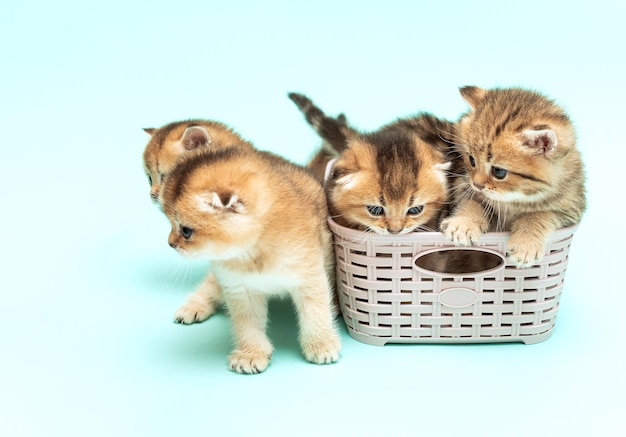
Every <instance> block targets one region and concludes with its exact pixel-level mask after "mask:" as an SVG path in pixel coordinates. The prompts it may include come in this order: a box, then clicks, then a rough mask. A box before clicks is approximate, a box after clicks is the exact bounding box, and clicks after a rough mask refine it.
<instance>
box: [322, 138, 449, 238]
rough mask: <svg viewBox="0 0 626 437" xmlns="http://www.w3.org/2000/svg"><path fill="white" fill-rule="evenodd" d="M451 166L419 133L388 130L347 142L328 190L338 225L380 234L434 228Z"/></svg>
mask: <svg viewBox="0 0 626 437" xmlns="http://www.w3.org/2000/svg"><path fill="white" fill-rule="evenodd" d="M449 167H450V162H449V161H446V159H445V156H444V155H443V154H442V153H440V152H439V151H437V150H435V149H434V148H432V147H431V146H430V145H429V144H427V143H425V142H424V141H422V140H421V139H420V138H419V137H418V136H417V135H414V134H411V133H408V132H404V131H402V130H389V131H385V132H376V133H373V134H369V135H361V136H357V137H355V138H351V139H350V140H349V141H348V147H347V148H346V150H345V151H344V152H343V153H342V154H341V156H340V157H339V158H338V159H337V161H336V162H335V164H334V166H333V168H332V171H331V173H330V177H329V180H328V182H327V186H326V194H327V197H328V207H329V211H330V214H331V216H332V217H333V218H334V219H335V221H336V222H337V223H339V224H340V225H343V226H347V227H350V228H354V229H362V230H371V231H374V232H376V233H378V234H406V233H409V232H413V231H416V230H427V231H432V230H434V229H436V227H437V225H438V221H439V218H440V214H441V211H442V210H443V208H444V207H445V206H446V203H447V201H448V180H447V173H446V171H447V170H448V168H449Z"/></svg>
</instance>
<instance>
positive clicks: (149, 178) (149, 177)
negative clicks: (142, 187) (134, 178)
mask: <svg viewBox="0 0 626 437" xmlns="http://www.w3.org/2000/svg"><path fill="white" fill-rule="evenodd" d="M146 176H148V183H149V184H150V186H152V176H150V175H149V174H147V175H146Z"/></svg>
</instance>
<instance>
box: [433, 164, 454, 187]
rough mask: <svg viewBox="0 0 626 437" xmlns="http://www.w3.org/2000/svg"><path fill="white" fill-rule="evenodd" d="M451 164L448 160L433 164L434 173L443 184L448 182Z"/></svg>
mask: <svg viewBox="0 0 626 437" xmlns="http://www.w3.org/2000/svg"><path fill="white" fill-rule="evenodd" d="M451 165H452V162H450V161H448V162H438V163H436V164H435V165H434V168H435V173H436V175H437V177H438V178H439V181H440V182H441V183H442V184H444V185H447V184H448V170H450V166H451Z"/></svg>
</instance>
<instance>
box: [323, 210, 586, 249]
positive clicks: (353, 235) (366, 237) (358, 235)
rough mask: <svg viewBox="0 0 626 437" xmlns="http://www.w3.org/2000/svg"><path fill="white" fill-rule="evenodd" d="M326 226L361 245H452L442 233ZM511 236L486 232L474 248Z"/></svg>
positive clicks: (560, 235)
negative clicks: (398, 232) (388, 232)
mask: <svg viewBox="0 0 626 437" xmlns="http://www.w3.org/2000/svg"><path fill="white" fill-rule="evenodd" d="M327 221H328V226H329V227H330V229H331V231H332V232H333V234H335V235H340V236H341V237H342V238H343V239H346V240H350V241H352V242H358V243H363V242H366V241H372V242H381V243H382V242H384V243H396V242H397V243H413V242H422V243H423V242H425V241H429V242H430V241H432V242H443V243H448V244H454V243H453V242H452V241H450V240H448V239H447V238H446V237H445V236H444V235H443V233H442V232H427V231H417V232H411V233H408V234H402V235H382V234H377V233H374V232H371V233H365V232H364V231H362V230H358V229H352V228H347V227H345V226H342V225H340V224H339V223H337V222H336V221H335V220H333V219H332V217H328V218H327ZM579 225H580V223H576V224H574V225H571V226H567V227H564V228H560V229H557V230H556V231H554V232H553V233H552V234H551V235H550V237H549V238H548V242H555V241H561V240H563V239H565V238H568V237H570V236H572V235H573V234H574V232H576V230H577V229H578V227H579ZM510 236H511V233H510V232H486V233H484V234H482V235H481V237H480V239H479V240H478V242H476V244H475V245H476V246H481V245H485V244H489V243H495V242H501V241H506V240H508V239H509V237H510Z"/></svg>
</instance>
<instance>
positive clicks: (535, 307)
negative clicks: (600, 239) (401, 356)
mask: <svg viewBox="0 0 626 437" xmlns="http://www.w3.org/2000/svg"><path fill="white" fill-rule="evenodd" d="M329 225H330V227H331V230H332V231H333V234H334V237H335V255H336V261H337V267H336V271H337V291H338V294H339V303H340V307H341V312H342V315H343V319H344V321H345V323H346V326H347V328H348V332H349V334H350V335H351V336H352V337H354V338H355V339H357V340H359V341H361V342H364V343H368V344H374V345H384V344H386V343H478V342H480V343H491V342H510V341H521V342H524V343H526V344H530V343H537V342H539V341H543V340H545V339H547V338H548V337H549V336H550V335H551V331H552V329H553V328H554V325H555V321H556V316H557V312H558V309H559V299H560V296H561V292H562V290H563V283H564V277H565V270H566V268H567V261H568V253H569V248H570V245H571V241H572V237H573V234H574V231H575V229H576V227H571V228H564V229H561V230H559V231H557V232H555V233H554V234H553V235H552V236H551V238H550V241H549V244H548V247H547V250H546V253H545V255H544V258H543V259H542V260H541V261H540V262H539V263H537V264H536V265H534V266H532V267H530V268H527V269H518V268H516V267H515V266H514V265H512V264H510V263H509V261H508V260H507V259H506V257H505V255H504V254H505V252H506V243H507V240H508V237H509V234H508V233H487V234H485V235H483V237H482V238H481V240H480V241H479V242H478V244H477V245H476V248H475V249H476V250H479V251H481V252H484V253H490V254H492V255H493V256H494V257H495V258H496V259H499V262H498V264H499V265H497V266H496V267H494V268H490V269H488V270H486V271H479V272H473V273H463V274H449V273H437V272H435V271H429V270H427V269H424V268H419V267H417V266H416V261H417V259H419V258H421V256H422V255H423V254H428V253H431V252H437V253H444V252H446V251H450V250H451V249H455V250H456V249H459V248H455V247H454V246H453V245H452V243H450V242H449V241H448V240H446V239H445V238H444V237H443V235H442V234H441V233H434V232H433V233H431V232H417V233H412V234H407V235H402V236H390V235H376V234H374V235H372V234H364V233H363V232H360V231H355V230H353V229H348V228H344V227H342V226H339V225H338V224H336V223H335V222H334V221H333V220H332V219H329ZM473 249H474V248H473Z"/></svg>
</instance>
